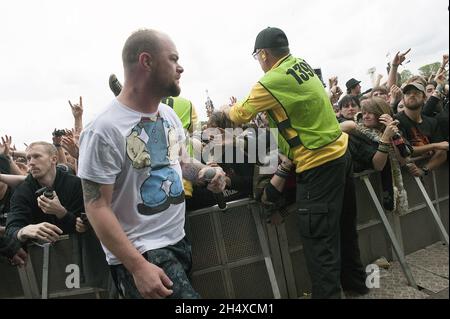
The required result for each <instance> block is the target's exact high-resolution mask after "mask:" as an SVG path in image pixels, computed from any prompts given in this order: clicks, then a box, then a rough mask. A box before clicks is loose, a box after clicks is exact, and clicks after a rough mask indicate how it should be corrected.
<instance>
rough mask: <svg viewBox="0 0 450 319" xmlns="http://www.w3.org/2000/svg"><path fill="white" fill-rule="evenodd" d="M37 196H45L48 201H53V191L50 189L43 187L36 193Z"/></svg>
mask: <svg viewBox="0 0 450 319" xmlns="http://www.w3.org/2000/svg"><path fill="white" fill-rule="evenodd" d="M35 194H36V196H37V197H39V196H41V195H44V196H45V197H47V198H48V199H53V190H52V189H51V188H50V187H47V186H46V187H42V188H40V189H38V190H37V191H36V192H35Z"/></svg>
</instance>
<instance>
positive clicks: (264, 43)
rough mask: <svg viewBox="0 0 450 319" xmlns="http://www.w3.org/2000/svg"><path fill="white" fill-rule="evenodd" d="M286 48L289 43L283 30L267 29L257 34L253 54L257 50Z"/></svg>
mask: <svg viewBox="0 0 450 319" xmlns="http://www.w3.org/2000/svg"><path fill="white" fill-rule="evenodd" d="M287 46H289V42H288V39H287V37H286V34H285V33H284V32H283V30H281V29H278V28H271V27H267V28H265V29H264V30H262V31H261V32H260V33H258V36H257V37H256V41H255V48H254V50H253V53H255V52H256V50H258V49H266V48H282V47H287Z"/></svg>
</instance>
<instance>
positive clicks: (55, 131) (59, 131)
mask: <svg viewBox="0 0 450 319" xmlns="http://www.w3.org/2000/svg"><path fill="white" fill-rule="evenodd" d="M52 134H53V136H56V137H60V136H64V135H66V131H65V130H57V129H56V128H55V130H54V131H53V132H52Z"/></svg>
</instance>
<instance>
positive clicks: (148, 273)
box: [133, 262, 173, 299]
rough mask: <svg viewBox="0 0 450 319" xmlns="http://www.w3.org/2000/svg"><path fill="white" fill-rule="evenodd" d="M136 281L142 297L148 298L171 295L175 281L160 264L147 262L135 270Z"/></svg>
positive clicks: (134, 277)
mask: <svg viewBox="0 0 450 319" xmlns="http://www.w3.org/2000/svg"><path fill="white" fill-rule="evenodd" d="M133 279H134V283H135V284H136V288H137V289H138V291H139V293H140V294H141V295H142V297H144V298H147V299H161V298H165V297H167V296H170V295H171V294H172V293H173V290H171V289H169V288H171V287H172V285H173V282H172V281H171V280H170V278H169V277H167V275H166V274H165V273H164V270H162V269H161V268H159V267H158V266H156V265H154V264H152V263H149V262H146V263H143V264H142V266H141V267H140V268H139V269H138V270H136V271H134V272H133Z"/></svg>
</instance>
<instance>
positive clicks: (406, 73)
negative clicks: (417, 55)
mask: <svg viewBox="0 0 450 319" xmlns="http://www.w3.org/2000/svg"><path fill="white" fill-rule="evenodd" d="M412 76H413V74H412V73H411V71H410V70H406V69H405V70H403V71H402V72H401V73H400V79H399V83H400V85H402V84H403V83H405V82H406V81H408V80H409V79H410V78H411V77H412Z"/></svg>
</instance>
